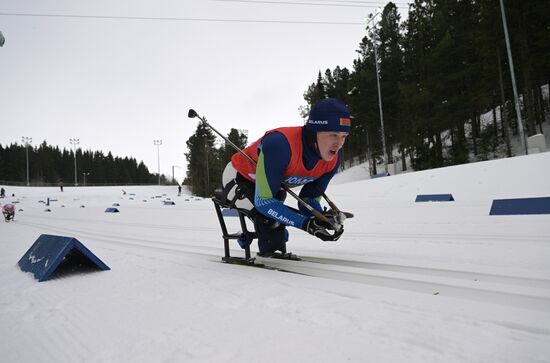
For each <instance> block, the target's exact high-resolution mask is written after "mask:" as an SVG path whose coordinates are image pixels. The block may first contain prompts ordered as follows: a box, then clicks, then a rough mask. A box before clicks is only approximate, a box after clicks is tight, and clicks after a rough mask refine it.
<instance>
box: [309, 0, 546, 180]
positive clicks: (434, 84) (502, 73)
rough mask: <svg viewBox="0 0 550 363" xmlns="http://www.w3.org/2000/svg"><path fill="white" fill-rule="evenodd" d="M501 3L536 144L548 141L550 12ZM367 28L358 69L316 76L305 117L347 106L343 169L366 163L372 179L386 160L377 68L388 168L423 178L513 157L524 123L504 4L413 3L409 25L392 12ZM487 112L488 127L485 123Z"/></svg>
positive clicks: (535, 5) (479, 0)
mask: <svg viewBox="0 0 550 363" xmlns="http://www.w3.org/2000/svg"><path fill="white" fill-rule="evenodd" d="M504 3H505V10H506V19H507V23H508V31H509V34H510V42H511V52H512V55H513V64H514V69H515V77H516V82H517V87H518V93H519V94H520V98H521V100H520V101H521V114H522V121H523V123H524V128H525V130H526V135H527V136H530V135H534V134H536V133H542V123H543V122H544V121H545V113H547V112H548V108H549V107H550V105H549V104H548V100H547V99H546V100H544V99H543V91H542V90H543V86H545V85H547V84H548V83H549V81H550V27H549V26H548V24H550V21H549V20H550V19H549V14H550V2H549V1H547V0H522V1H519V0H517V1H515V0H508V1H505V2H504ZM368 19H369V20H367V26H366V32H367V35H366V36H365V37H364V38H363V39H362V41H361V43H360V45H359V49H358V50H357V52H358V57H357V59H356V60H354V62H353V69H352V70H348V69H346V68H341V67H340V66H337V67H336V68H335V69H334V70H330V69H327V70H326V71H325V73H324V74H322V73H321V72H319V74H318V77H317V80H316V81H315V82H313V83H312V84H311V85H310V86H309V87H308V89H307V90H306V92H305V93H304V98H305V100H306V102H307V105H306V106H304V107H302V109H301V112H302V116H304V117H305V116H306V115H307V112H308V111H309V109H310V107H311V106H312V105H313V104H314V103H315V102H317V101H318V100H320V99H323V98H326V97H336V98H340V99H342V100H343V101H344V102H345V103H346V104H347V105H348V106H349V108H350V111H351V113H352V115H353V116H354V121H353V129H352V133H351V135H350V136H349V137H348V141H347V143H346V145H345V146H344V157H345V158H346V159H348V160H349V159H351V158H354V157H358V158H362V159H364V158H365V155H369V159H370V161H371V162H370V165H371V167H372V168H373V170H371V172H373V173H376V164H377V163H381V162H382V160H383V159H382V158H383V155H384V150H383V149H382V144H383V143H382V134H381V122H380V111H379V97H378V88H377V79H376V65H377V64H376V61H378V68H379V76H380V77H379V78H380V79H379V82H380V91H381V99H382V102H381V103H382V110H383V121H384V135H385V142H386V152H387V155H388V163H395V162H398V161H399V160H400V161H401V164H402V169H403V170H405V169H406V167H407V166H406V164H405V160H406V158H409V159H410V161H411V164H412V167H413V169H415V170H421V169H429V168H434V167H441V166H446V165H455V164H461V163H467V162H469V161H472V160H486V159H488V158H491V157H496V156H504V155H507V156H512V149H511V147H510V138H511V136H512V135H517V134H518V120H517V117H516V112H515V108H514V97H513V91H512V82H511V76H510V67H509V64H508V57H507V49H506V44H505V37H504V30H503V23H502V17H501V9H500V6H499V0H476V1H472V0H469V1H459V0H415V1H414V3H412V4H410V5H409V12H408V19H407V20H406V21H404V22H401V19H400V15H399V13H398V11H397V7H396V5H395V4H394V3H392V2H390V3H388V4H387V5H386V6H385V7H384V9H383V11H382V13H381V14H380V16H379V17H376V18H375V19H373V17H372V15H371V16H370V17H369V18H368ZM375 46H376V49H375V48H374V47H375ZM375 55H377V56H378V57H375ZM487 112H489V115H491V117H490V122H485V123H483V122H482V120H481V119H480V115H482V114H485V113H487ZM501 116H502V117H501ZM361 161H364V160H361Z"/></svg>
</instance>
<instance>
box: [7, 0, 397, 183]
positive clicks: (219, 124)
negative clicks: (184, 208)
mask: <svg viewBox="0 0 550 363" xmlns="http://www.w3.org/2000/svg"><path fill="white" fill-rule="evenodd" d="M254 2H256V3H254ZM283 2H287V4H284V3H283ZM385 3H386V2H385V1H375V0H363V1H361V0H355V1H342V0H336V1H327V0H294V1H293V0H274V1H259V0H250V1H233V0H221V1H220V0H185V1H182V0H156V1H153V0H126V1H124V0H120V1H112V0H95V1H84V0H34V1H25V0H1V1H0V31H1V32H2V33H3V34H4V37H5V39H6V42H5V44H4V46H3V47H2V48H0V123H1V131H0V144H2V145H6V144H10V143H14V142H17V143H21V137H22V136H26V137H32V139H33V144H34V145H37V144H39V143H41V142H42V141H43V140H46V141H47V142H48V144H52V145H58V146H59V147H60V148H69V147H70V146H71V145H70V144H69V138H78V139H79V140H80V145H79V147H81V148H83V149H86V150H103V151H105V152H107V151H111V152H112V153H113V155H115V156H120V157H124V156H129V157H134V158H136V159H137V160H138V162H139V161H143V162H145V164H146V165H147V167H148V168H149V170H150V171H151V172H156V171H157V147H156V146H155V145H153V140H155V139H162V146H160V164H161V165H160V167H161V173H164V174H167V175H171V174H172V166H176V167H175V174H176V177H177V178H178V180H179V181H181V179H182V177H183V175H184V172H185V170H184V169H185V167H186V162H185V155H184V153H185V152H187V148H186V145H185V142H186V141H187V139H188V138H189V137H190V136H191V135H192V134H193V132H194V131H195V128H196V125H197V120H196V119H188V118H187V111H188V109H189V108H194V109H195V110H196V111H197V112H198V113H199V114H200V115H203V116H206V118H207V119H208V120H209V122H210V123H211V124H212V126H214V127H215V128H217V129H218V130H219V131H220V132H222V133H223V134H227V133H228V132H229V130H230V128H231V127H234V128H238V129H246V130H248V134H249V140H250V141H253V140H255V139H257V138H258V137H260V136H261V135H262V134H263V132H264V131H265V130H268V129H270V128H274V127H278V126H283V125H284V126H286V125H301V124H302V122H303V121H302V119H301V118H300V115H299V112H298V107H300V106H302V105H304V104H305V102H304V99H303V93H304V91H305V90H306V89H307V87H308V85H309V84H311V83H312V82H314V81H315V80H316V78H317V73H318V71H319V70H321V71H322V72H324V70H325V69H326V68H330V69H334V67H336V66H337V65H340V66H341V67H348V68H351V65H352V63H353V60H354V59H355V58H356V57H357V53H356V50H357V49H358V45H359V43H360V41H361V39H362V37H363V36H364V35H365V30H364V29H365V18H366V16H367V15H368V14H369V13H371V12H374V10H375V7H376V6H377V5H378V6H383V5H384V4H385ZM330 4H332V5H330ZM397 4H398V6H400V11H401V12H402V13H403V14H404V13H406V11H407V7H406V5H405V0H399V1H397ZM15 14H19V15H15ZM21 14H34V15H77V17H60V16H22V15H21ZM135 18H140V19H135ZM166 19H171V20H166ZM320 22H325V23H327V24H318V23H320ZM335 23H339V24H335ZM31 168H32V165H31ZM82 171H83V170H79V175H80V173H81V172H82Z"/></svg>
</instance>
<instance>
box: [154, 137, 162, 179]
mask: <svg viewBox="0 0 550 363" xmlns="http://www.w3.org/2000/svg"><path fill="white" fill-rule="evenodd" d="M153 144H154V145H155V146H156V147H157V162H158V168H159V185H160V145H162V140H153Z"/></svg>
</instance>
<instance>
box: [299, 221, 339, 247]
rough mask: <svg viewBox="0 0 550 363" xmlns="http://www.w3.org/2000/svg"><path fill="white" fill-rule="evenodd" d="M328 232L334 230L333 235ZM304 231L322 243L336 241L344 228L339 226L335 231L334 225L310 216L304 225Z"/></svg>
mask: <svg viewBox="0 0 550 363" xmlns="http://www.w3.org/2000/svg"><path fill="white" fill-rule="evenodd" d="M328 230H334V233H332V234H330V232H329V231H328ZM304 231H306V232H307V233H309V234H311V235H314V236H315V237H317V238H319V239H321V240H323V241H338V238H340V236H341V235H342V233H344V228H343V226H342V225H340V227H339V228H338V229H336V230H335V227H334V225H332V224H331V223H327V222H325V221H323V220H321V219H319V218H317V217H315V216H312V217H310V218H309V219H308V220H307V221H306V222H305V223H304Z"/></svg>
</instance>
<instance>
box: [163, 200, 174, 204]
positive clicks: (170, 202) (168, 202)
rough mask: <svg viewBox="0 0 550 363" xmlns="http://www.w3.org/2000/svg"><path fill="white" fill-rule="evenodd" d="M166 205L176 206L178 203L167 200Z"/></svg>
mask: <svg viewBox="0 0 550 363" xmlns="http://www.w3.org/2000/svg"><path fill="white" fill-rule="evenodd" d="M164 205H176V203H174V202H173V201H171V200H165V201H164Z"/></svg>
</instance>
